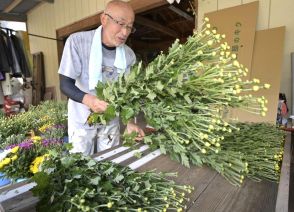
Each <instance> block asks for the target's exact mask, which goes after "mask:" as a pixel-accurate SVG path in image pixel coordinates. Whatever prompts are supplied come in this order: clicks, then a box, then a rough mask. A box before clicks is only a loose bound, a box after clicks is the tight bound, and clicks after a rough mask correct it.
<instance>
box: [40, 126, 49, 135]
mask: <svg viewBox="0 0 294 212" xmlns="http://www.w3.org/2000/svg"><path fill="white" fill-rule="evenodd" d="M50 127H51V124H44V125H43V126H42V127H40V128H39V131H40V132H42V133H44V132H45V131H46V130H47V129H48V128H50Z"/></svg>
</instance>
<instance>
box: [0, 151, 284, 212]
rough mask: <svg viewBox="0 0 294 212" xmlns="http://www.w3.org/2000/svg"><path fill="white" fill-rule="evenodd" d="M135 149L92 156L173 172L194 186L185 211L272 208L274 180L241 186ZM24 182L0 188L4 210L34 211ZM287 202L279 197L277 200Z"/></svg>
mask: <svg viewBox="0 0 294 212" xmlns="http://www.w3.org/2000/svg"><path fill="white" fill-rule="evenodd" d="M136 151H138V150H136ZM139 151H141V152H142V157H141V158H140V159H138V158H136V157H134V154H133V153H134V152H133V150H131V149H129V148H127V147H121V146H117V147H114V148H112V149H110V150H106V151H103V152H101V153H99V154H97V155H95V156H94V158H95V159H96V160H98V161H99V160H105V159H106V160H112V161H113V162H116V163H119V164H121V165H124V166H129V167H131V168H133V169H136V170H138V171H143V170H153V169H156V171H158V172H159V171H163V172H177V173H178V177H177V178H175V179H174V181H176V182H177V183H178V184H187V185H192V186H194V187H195V190H194V191H193V192H192V193H191V194H189V196H188V197H189V198H190V201H189V202H187V211H189V212H194V211H197V212H198V211H200V212H201V211H203V212H210V211H219V212H221V211H223V212H230V211H232V212H234V211H238V212H247V211H248V212H258V211H260V212H271V211H275V208H276V202H277V194H278V189H280V188H279V186H278V184H277V183H274V182H269V181H262V182H254V181H252V180H248V179H247V180H245V181H244V183H243V185H242V186H241V187H236V186H233V185H231V184H230V183H229V182H228V181H227V180H225V178H223V177H222V176H221V175H219V174H218V173H217V172H216V171H214V170H212V169H210V168H209V167H206V166H203V167H196V166H192V167H191V168H186V167H184V166H182V165H180V164H179V163H177V162H175V161H172V160H170V158H169V157H168V156H166V155H162V154H161V153H160V152H159V150H156V151H151V150H150V149H149V147H148V146H146V145H140V150H139ZM25 186H28V184H27V183H25V182H22V183H18V184H15V185H11V186H8V187H5V188H2V189H0V202H1V204H2V206H3V208H4V209H5V211H35V209H34V206H35V204H36V202H37V201H38V199H37V198H36V197H32V194H31V192H30V191H26V190H28V188H26V189H24V187H25ZM17 192H18V193H17ZM283 198H285V197H283ZM287 203H288V202H287ZM287 203H286V202H285V201H282V203H279V204H287ZM0 211H1V209H0Z"/></svg>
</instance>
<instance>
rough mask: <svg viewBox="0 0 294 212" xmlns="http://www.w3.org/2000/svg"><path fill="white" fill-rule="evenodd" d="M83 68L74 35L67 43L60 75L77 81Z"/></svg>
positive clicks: (59, 71)
mask: <svg viewBox="0 0 294 212" xmlns="http://www.w3.org/2000/svg"><path fill="white" fill-rule="evenodd" d="M81 66H82V65H81V58H80V55H79V51H78V46H77V45H76V42H75V39H74V35H71V36H69V38H68V39H67V41H66V43H65V46H64V49H63V53H62V58H61V62H60V66H59V70H58V73H59V74H62V75H64V76H67V77H70V78H72V79H77V78H78V77H79V76H80V74H81V68H82V67H81Z"/></svg>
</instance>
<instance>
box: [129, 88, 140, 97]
mask: <svg viewBox="0 0 294 212" xmlns="http://www.w3.org/2000/svg"><path fill="white" fill-rule="evenodd" d="M130 93H131V94H134V95H135V96H137V95H138V94H140V93H139V92H138V91H136V90H135V89H134V88H131V92H130Z"/></svg>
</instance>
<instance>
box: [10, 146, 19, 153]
mask: <svg viewBox="0 0 294 212" xmlns="http://www.w3.org/2000/svg"><path fill="white" fill-rule="evenodd" d="M18 150H19V146H16V147H13V148H12V149H11V153H17V151H18Z"/></svg>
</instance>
